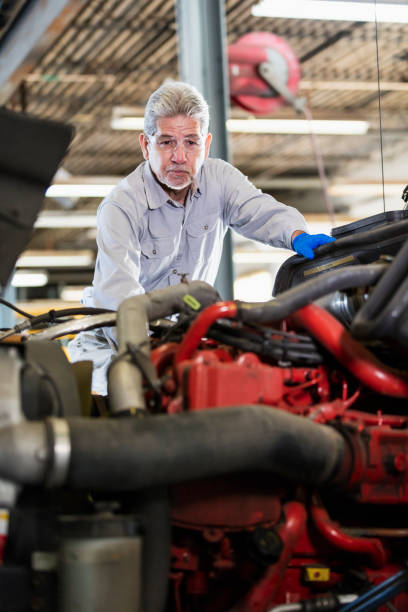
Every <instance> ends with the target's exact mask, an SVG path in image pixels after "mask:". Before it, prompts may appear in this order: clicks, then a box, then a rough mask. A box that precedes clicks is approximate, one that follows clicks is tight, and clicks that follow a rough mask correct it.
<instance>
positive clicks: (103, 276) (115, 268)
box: [93, 202, 144, 310]
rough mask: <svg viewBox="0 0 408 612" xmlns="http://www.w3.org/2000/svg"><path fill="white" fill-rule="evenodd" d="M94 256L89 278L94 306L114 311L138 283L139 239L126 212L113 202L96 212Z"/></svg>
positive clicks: (139, 288)
mask: <svg viewBox="0 0 408 612" xmlns="http://www.w3.org/2000/svg"><path fill="white" fill-rule="evenodd" d="M97 244H98V255H97V260H96V266H95V275H94V280H93V297H94V301H95V306H101V307H103V308H111V309H113V310H116V309H117V308H118V306H119V305H120V303H121V302H122V301H123V300H124V299H125V298H127V297H129V296H131V295H138V294H140V293H144V289H143V287H142V286H141V284H140V256H141V249H140V242H139V238H138V236H137V234H136V233H135V231H134V230H133V228H132V225H131V222H130V220H129V218H128V216H127V215H126V213H125V212H124V211H123V210H122V209H121V208H119V206H117V205H116V204H115V203H113V202H105V203H103V204H102V205H101V207H100V209H99V211H98V233H97Z"/></svg>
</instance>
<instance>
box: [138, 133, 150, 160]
mask: <svg viewBox="0 0 408 612" xmlns="http://www.w3.org/2000/svg"><path fill="white" fill-rule="evenodd" d="M139 144H140V148H141V149H142V153H143V158H144V159H149V147H148V145H149V139H148V137H147V136H146V134H145V133H142V134H139Z"/></svg>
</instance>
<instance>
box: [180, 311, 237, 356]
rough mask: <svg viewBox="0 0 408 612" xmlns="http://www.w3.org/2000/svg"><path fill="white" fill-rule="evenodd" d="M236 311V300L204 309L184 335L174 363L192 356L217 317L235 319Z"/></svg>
mask: <svg viewBox="0 0 408 612" xmlns="http://www.w3.org/2000/svg"><path fill="white" fill-rule="evenodd" d="M236 313H237V305H236V304H235V302H217V303H216V304H212V306H208V307H207V308H206V309H205V310H203V311H202V312H201V313H200V314H199V315H198V317H197V318H196V320H195V321H194V322H193V323H192V325H191V326H190V328H189V330H188V331H187V333H186V335H185V336H184V338H183V341H182V342H181V344H180V347H179V349H178V351H177V353H176V355H175V358H174V364H175V365H177V364H178V363H181V362H182V361H184V360H185V359H188V358H189V357H191V355H192V354H193V352H194V351H195V350H196V348H197V347H198V345H199V344H200V341H201V339H202V338H203V337H204V336H205V334H206V332H207V331H208V329H209V328H210V327H211V325H212V324H213V323H214V322H215V321H216V320H217V319H233V318H234V317H235V315H236Z"/></svg>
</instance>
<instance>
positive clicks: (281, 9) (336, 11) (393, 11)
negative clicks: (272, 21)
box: [252, 0, 408, 23]
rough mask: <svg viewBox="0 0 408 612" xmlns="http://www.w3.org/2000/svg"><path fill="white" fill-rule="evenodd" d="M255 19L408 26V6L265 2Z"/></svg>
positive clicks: (322, 0)
mask: <svg viewBox="0 0 408 612" xmlns="http://www.w3.org/2000/svg"><path fill="white" fill-rule="evenodd" d="M252 15H254V16H255V17H282V18H285V19H322V20H325V21H375V20H376V19H377V21H381V22H388V23H408V6H407V5H406V4H386V3H380V2H377V3H374V2H361V1H360V2H343V1H342V0H340V1H335V0H285V1H284V2H278V1H277V0H261V1H260V2H258V4H255V5H254V6H253V7H252Z"/></svg>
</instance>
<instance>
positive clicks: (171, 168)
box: [167, 166, 190, 174]
mask: <svg viewBox="0 0 408 612" xmlns="http://www.w3.org/2000/svg"><path fill="white" fill-rule="evenodd" d="M173 170H174V171H176V172H187V174H190V172H189V170H187V168H183V167H180V166H169V167H168V168H167V172H173Z"/></svg>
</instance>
